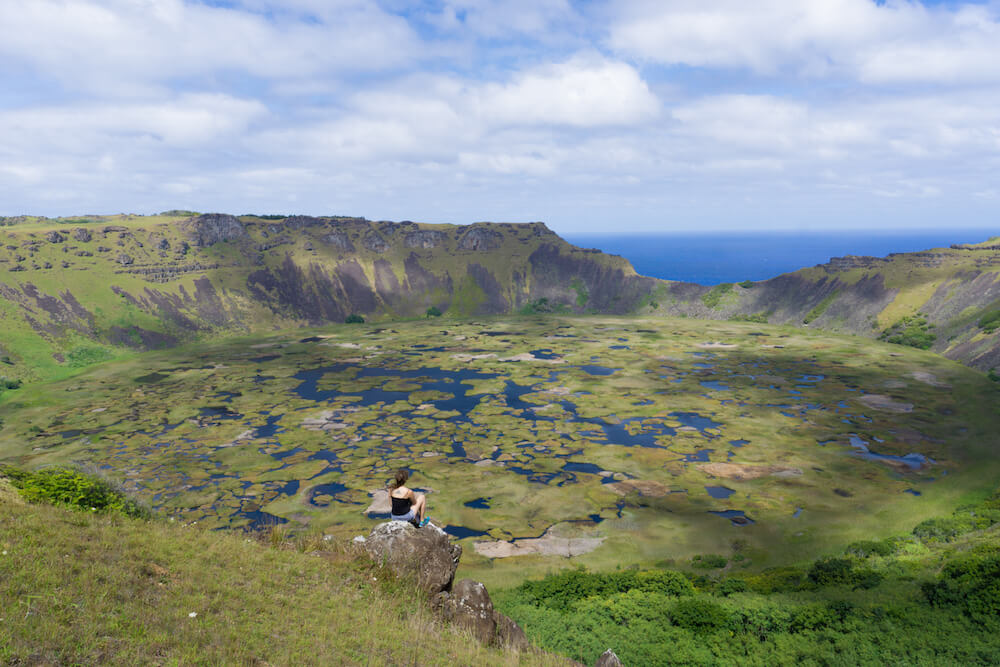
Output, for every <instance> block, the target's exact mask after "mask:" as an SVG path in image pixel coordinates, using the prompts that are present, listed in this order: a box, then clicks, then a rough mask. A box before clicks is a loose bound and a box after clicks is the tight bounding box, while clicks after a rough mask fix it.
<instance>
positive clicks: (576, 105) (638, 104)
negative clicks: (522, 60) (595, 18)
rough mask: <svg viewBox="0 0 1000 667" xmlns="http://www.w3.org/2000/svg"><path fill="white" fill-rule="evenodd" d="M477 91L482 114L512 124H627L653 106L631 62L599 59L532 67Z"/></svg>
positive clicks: (652, 110)
mask: <svg viewBox="0 0 1000 667" xmlns="http://www.w3.org/2000/svg"><path fill="white" fill-rule="evenodd" d="M477 97H478V105H479V107H480V109H479V112H480V113H481V114H482V115H483V116H484V117H486V118H489V119H491V120H495V121H498V122H501V123H513V124H522V123H552V124H567V125H575V126H579V127H595V126H599V125H630V124H633V123H637V122H642V121H644V120H648V119H650V118H652V117H654V116H655V115H656V114H657V112H658V110H659V101H658V100H657V98H656V97H655V96H654V95H653V94H652V93H651V92H650V91H649V88H648V87H647V86H646V83H645V82H644V81H643V80H642V79H641V78H640V77H639V73H638V72H637V71H636V70H635V69H634V68H633V67H631V66H630V65H626V64H625V63H620V62H612V61H607V60H603V59H596V60H591V59H583V58H581V59H575V60H572V61H570V62H567V63H562V64H559V65H548V66H544V67H538V68H534V69H532V70H530V71H528V72H524V73H522V74H520V75H518V76H517V77H515V78H514V80H513V81H512V82H510V83H507V84H491V85H488V86H486V87H485V89H484V90H483V91H482V92H481V93H480V94H479V95H477Z"/></svg>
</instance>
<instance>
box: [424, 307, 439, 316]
mask: <svg viewBox="0 0 1000 667" xmlns="http://www.w3.org/2000/svg"><path fill="white" fill-rule="evenodd" d="M427 317H441V309H440V308H438V307H437V306H431V307H430V308H428V309H427Z"/></svg>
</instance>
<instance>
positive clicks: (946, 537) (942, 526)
mask: <svg viewBox="0 0 1000 667" xmlns="http://www.w3.org/2000/svg"><path fill="white" fill-rule="evenodd" d="M976 528H977V525H976V521H975V517H972V516H964V517H958V516H949V517H934V518H932V519H927V520H926V521H921V522H920V523H918V524H917V525H916V527H914V529H913V534H914V535H915V536H916V537H918V538H920V539H921V540H923V541H925V542H951V541H952V540H954V539H955V538H956V537H958V536H959V535H964V534H965V533H970V532H972V531H973V530H976Z"/></svg>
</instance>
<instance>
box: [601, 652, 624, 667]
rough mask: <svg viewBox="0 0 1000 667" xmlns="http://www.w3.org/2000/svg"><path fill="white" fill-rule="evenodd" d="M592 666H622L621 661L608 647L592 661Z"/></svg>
mask: <svg viewBox="0 0 1000 667" xmlns="http://www.w3.org/2000/svg"><path fill="white" fill-rule="evenodd" d="M594 667H623V665H622V661H621V660H619V659H618V656H617V655H615V652H614V651H612V650H611V649H608V650H607V651H605V652H604V653H602V654H601V657H600V658H598V659H597V662H595V663H594Z"/></svg>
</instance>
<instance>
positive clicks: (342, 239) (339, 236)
mask: <svg viewBox="0 0 1000 667" xmlns="http://www.w3.org/2000/svg"><path fill="white" fill-rule="evenodd" d="M323 240H324V241H326V242H327V243H329V244H330V245H332V246H334V247H336V248H340V249H341V250H343V251H344V252H354V244H353V243H351V237H349V236H348V235H347V234H344V233H343V232H333V233H331V234H327V235H326V236H324V237H323Z"/></svg>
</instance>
